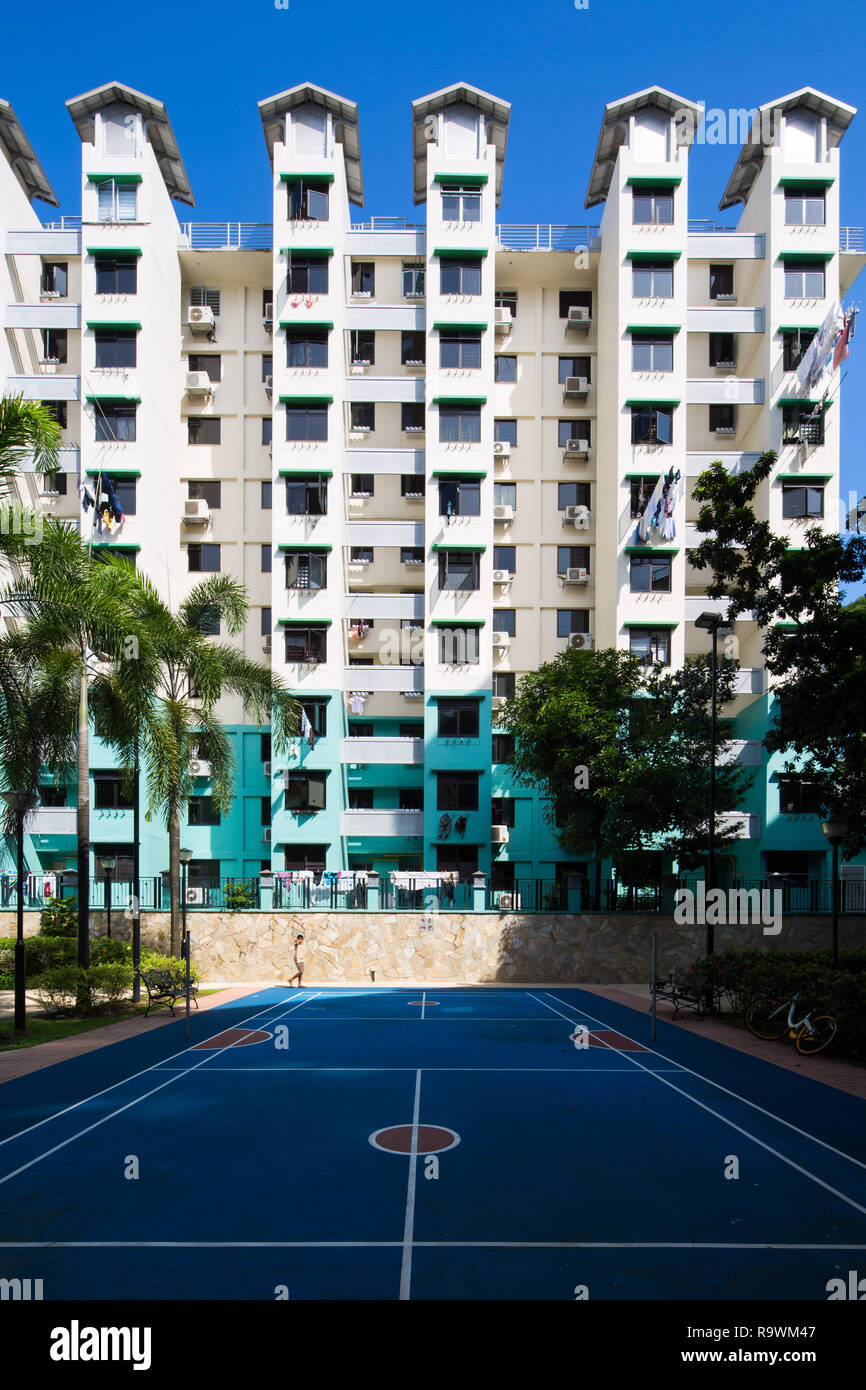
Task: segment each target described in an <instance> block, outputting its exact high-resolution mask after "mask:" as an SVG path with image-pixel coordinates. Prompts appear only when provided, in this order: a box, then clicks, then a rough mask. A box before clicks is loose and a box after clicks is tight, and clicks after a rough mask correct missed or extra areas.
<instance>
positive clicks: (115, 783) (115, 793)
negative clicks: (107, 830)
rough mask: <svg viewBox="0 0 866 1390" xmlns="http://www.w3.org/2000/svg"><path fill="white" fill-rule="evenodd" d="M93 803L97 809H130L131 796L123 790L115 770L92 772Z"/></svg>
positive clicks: (121, 782)
mask: <svg viewBox="0 0 866 1390" xmlns="http://www.w3.org/2000/svg"><path fill="white" fill-rule="evenodd" d="M93 805H94V808H95V809H96V810H97V811H131V810H132V797H131V796H129V795H127V794H126V793H125V792H124V790H123V781H122V779H121V777H120V774H119V773H117V772H94V774H93Z"/></svg>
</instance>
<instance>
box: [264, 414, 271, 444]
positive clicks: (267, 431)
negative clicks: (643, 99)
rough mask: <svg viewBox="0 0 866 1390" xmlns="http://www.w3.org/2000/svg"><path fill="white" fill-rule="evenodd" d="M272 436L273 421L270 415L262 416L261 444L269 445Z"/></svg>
mask: <svg viewBox="0 0 866 1390" xmlns="http://www.w3.org/2000/svg"><path fill="white" fill-rule="evenodd" d="M273 438H274V422H273V418H272V417H271V416H270V415H263V416H262V444H264V445H268V446H270V445H271V444H272V443H273Z"/></svg>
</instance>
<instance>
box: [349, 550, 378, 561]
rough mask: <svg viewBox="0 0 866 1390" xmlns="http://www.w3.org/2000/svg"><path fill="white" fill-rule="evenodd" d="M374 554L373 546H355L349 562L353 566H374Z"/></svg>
mask: <svg viewBox="0 0 866 1390" xmlns="http://www.w3.org/2000/svg"><path fill="white" fill-rule="evenodd" d="M373 553H374V552H373V547H372V546H371V545H353V546H351V547H350V549H349V561H350V563H351V564H353V565H372V563H373Z"/></svg>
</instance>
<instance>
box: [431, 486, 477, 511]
mask: <svg viewBox="0 0 866 1390" xmlns="http://www.w3.org/2000/svg"><path fill="white" fill-rule="evenodd" d="M439 515H440V516H480V515H481V483H480V481H479V479H478V478H442V479H440V481H439Z"/></svg>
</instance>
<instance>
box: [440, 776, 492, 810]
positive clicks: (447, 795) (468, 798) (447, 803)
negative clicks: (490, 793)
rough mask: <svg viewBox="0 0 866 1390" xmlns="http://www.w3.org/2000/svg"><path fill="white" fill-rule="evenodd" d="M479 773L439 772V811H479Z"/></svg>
mask: <svg viewBox="0 0 866 1390" xmlns="http://www.w3.org/2000/svg"><path fill="white" fill-rule="evenodd" d="M480 775H481V774H480V773H478V772H437V773H436V809H437V811H477V810H478V778H479V777H480Z"/></svg>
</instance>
